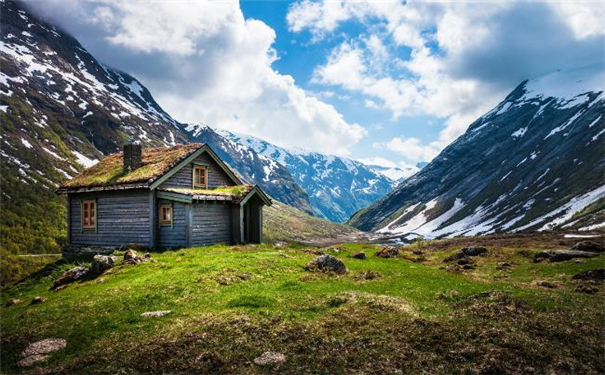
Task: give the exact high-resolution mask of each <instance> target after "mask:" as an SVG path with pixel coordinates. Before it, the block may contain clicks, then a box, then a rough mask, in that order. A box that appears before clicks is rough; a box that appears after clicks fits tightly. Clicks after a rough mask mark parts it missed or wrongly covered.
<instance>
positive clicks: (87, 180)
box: [60, 143, 203, 189]
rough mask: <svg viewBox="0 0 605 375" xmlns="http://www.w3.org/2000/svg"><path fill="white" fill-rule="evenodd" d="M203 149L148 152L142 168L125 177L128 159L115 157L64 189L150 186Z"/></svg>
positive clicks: (190, 146) (184, 147) (192, 146)
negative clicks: (134, 185) (128, 185)
mask: <svg viewBox="0 0 605 375" xmlns="http://www.w3.org/2000/svg"><path fill="white" fill-rule="evenodd" d="M202 146H203V145H202V144H199V143H192V144H188V145H176V146H172V147H158V148H150V149H144V150H143V155H142V156H143V160H142V166H141V167H139V168H137V169H135V170H133V171H130V172H128V173H125V172H124V168H123V163H124V155H123V154H122V153H118V154H112V155H110V156H108V157H106V158H105V159H103V160H101V161H100V162H99V163H97V164H95V165H94V166H92V167H90V168H88V169H86V170H85V171H83V172H82V173H80V174H79V175H77V176H76V177H74V178H73V179H71V180H69V181H66V182H64V183H63V184H62V185H61V187H60V188H63V189H76V188H92V187H103V186H115V185H127V184H137V183H150V182H153V181H154V180H156V179H157V178H159V177H161V176H163V175H164V174H165V173H166V172H168V171H169V170H170V169H172V168H173V167H175V166H176V165H177V164H178V163H180V162H181V161H183V160H184V159H186V158H187V157H188V156H189V155H191V154H192V153H193V152H195V151H196V150H197V149H199V148H200V147H202Z"/></svg>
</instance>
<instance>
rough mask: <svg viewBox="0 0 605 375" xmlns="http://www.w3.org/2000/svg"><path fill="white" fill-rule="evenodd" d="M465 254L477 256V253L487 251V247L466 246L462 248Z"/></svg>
mask: <svg viewBox="0 0 605 375" xmlns="http://www.w3.org/2000/svg"><path fill="white" fill-rule="evenodd" d="M460 251H461V252H462V253H463V254H464V255H467V256H470V257H475V256H477V255H481V254H485V253H487V249H486V248H485V247H480V246H474V247H465V248H463V249H462V250H460Z"/></svg>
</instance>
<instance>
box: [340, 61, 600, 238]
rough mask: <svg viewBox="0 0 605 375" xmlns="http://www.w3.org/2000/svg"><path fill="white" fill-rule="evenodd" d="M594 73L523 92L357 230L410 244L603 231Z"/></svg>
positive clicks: (559, 75)
mask: <svg viewBox="0 0 605 375" xmlns="http://www.w3.org/2000/svg"><path fill="white" fill-rule="evenodd" d="M590 71H591V70H590V69H585V70H579V71H570V72H556V73H553V74H550V75H547V76H545V77H542V78H541V79H538V80H533V81H525V82H523V83H521V84H520V85H519V86H518V87H517V88H516V89H515V90H513V91H512V92H511V93H510V94H509V95H508V96H507V97H506V99H505V100H504V101H503V102H501V103H500V104H499V105H498V106H497V107H496V108H494V109H493V110H492V111H490V112H489V113H487V114H485V115H484V116H482V117H481V118H479V119H478V120H476V121H475V122H474V123H473V124H471V126H470V127H469V128H468V130H467V131H466V133H465V134H463V135H462V136H461V137H459V138H458V139H457V140H456V141H455V142H453V143H452V144H451V145H449V146H448V147H447V148H445V149H444V150H443V152H441V154H440V155H439V156H437V157H436V158H435V159H434V160H433V161H432V162H431V163H430V164H429V165H427V166H425V167H424V168H423V169H422V170H421V171H420V172H419V173H417V174H416V175H414V176H413V177H411V178H409V179H407V180H405V181H404V182H403V183H402V184H401V185H399V186H398V187H397V188H396V189H395V190H394V191H392V192H391V193H390V194H388V195H387V196H385V197H384V198H382V199H380V200H379V201H377V202H375V203H374V204H372V205H371V206H369V207H368V208H366V209H363V210H361V211H359V212H357V213H356V214H355V215H354V216H353V217H352V218H351V220H350V223H351V224H352V225H353V226H355V227H357V228H360V229H363V230H374V231H377V232H379V233H381V234H383V235H390V236H398V237H408V238H411V237H414V236H416V235H423V236H428V237H431V236H454V235H474V234H484V233H492V232H499V231H521V230H544V229H549V228H555V227H568V228H569V227H575V228H581V229H585V230H586V229H595V228H598V227H603V223H604V222H605V214H604V213H605V181H604V178H603V176H605V147H604V140H605V125H604V124H605V122H604V119H603V114H604V112H605V99H604V95H603V82H604V79H603V78H604V74H603V72H602V71H599V72H598V73H590ZM593 71H594V70H593Z"/></svg>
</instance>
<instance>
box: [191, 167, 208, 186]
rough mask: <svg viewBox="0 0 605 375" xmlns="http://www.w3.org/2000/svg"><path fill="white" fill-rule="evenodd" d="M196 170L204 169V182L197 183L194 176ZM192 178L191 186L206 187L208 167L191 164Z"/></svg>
mask: <svg viewBox="0 0 605 375" xmlns="http://www.w3.org/2000/svg"><path fill="white" fill-rule="evenodd" d="M197 170H204V184H198V183H197V179H196V176H195V172H196V171H197ZM192 180H193V187H194V188H207V187H208V167H207V166H205V165H194V166H193V174H192Z"/></svg>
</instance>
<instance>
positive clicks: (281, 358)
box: [254, 352, 286, 366]
mask: <svg viewBox="0 0 605 375" xmlns="http://www.w3.org/2000/svg"><path fill="white" fill-rule="evenodd" d="M284 362H286V356H285V355H283V354H281V353H276V352H264V353H263V354H261V356H260V357H257V358H254V364H255V365H257V366H275V365H279V364H282V363H284Z"/></svg>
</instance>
